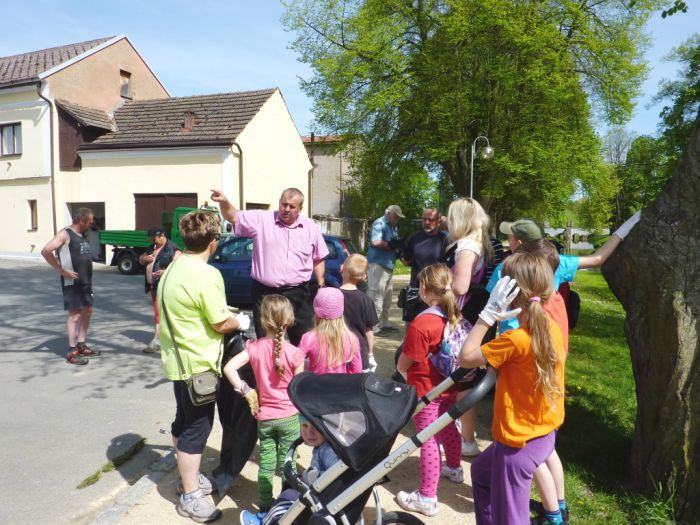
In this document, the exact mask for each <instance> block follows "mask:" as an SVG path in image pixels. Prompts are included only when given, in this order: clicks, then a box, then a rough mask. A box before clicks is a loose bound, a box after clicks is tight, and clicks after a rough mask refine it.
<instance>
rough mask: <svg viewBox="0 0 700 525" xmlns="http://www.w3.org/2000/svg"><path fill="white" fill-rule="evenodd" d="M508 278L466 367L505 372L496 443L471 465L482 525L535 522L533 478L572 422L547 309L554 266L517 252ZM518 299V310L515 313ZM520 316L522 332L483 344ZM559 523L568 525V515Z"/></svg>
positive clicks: (472, 342) (506, 269)
mask: <svg viewBox="0 0 700 525" xmlns="http://www.w3.org/2000/svg"><path fill="white" fill-rule="evenodd" d="M503 275H504V276H505V277H503V278H502V279H501V280H500V281H499V282H498V284H497V285H496V287H495V288H494V290H493V292H492V293H491V297H490V298H489V302H488V303H487V305H486V307H485V308H484V310H483V311H482V312H481V314H479V321H478V322H477V323H476V325H475V326H474V328H473V329H472V331H471V332H470V333H469V336H468V337H467V340H466V341H465V342H464V345H463V346H462V352H461V354H460V365H461V366H463V367H469V368H471V367H475V366H482V365H486V364H489V365H491V366H492V367H494V368H496V369H497V370H498V379H497V382H496V395H495V400H494V410H493V412H494V413H493V425H492V428H491V432H492V434H493V439H494V442H493V444H492V445H491V446H489V447H488V448H487V449H486V450H485V451H484V452H482V453H481V454H480V455H479V456H478V457H477V458H476V459H475V460H474V462H473V463H472V466H471V474H472V488H473V494H474V508H475V513H476V523H477V525H490V524H492V523H493V524H498V525H506V524H507V525H529V523H530V517H529V502H530V486H531V484H532V477H533V474H534V472H535V470H536V469H537V467H538V466H539V465H541V464H542V463H543V462H544V461H545V460H546V459H547V458H548V457H549V455H550V454H551V453H552V451H553V450H554V438H555V430H556V429H558V428H559V426H561V424H562V423H563V421H564V359H565V356H564V346H563V341H562V334H561V330H560V329H559V327H558V326H557V325H556V323H555V322H554V321H552V320H551V318H550V317H549V316H548V315H547V314H546V312H545V310H544V307H543V303H544V302H546V301H547V300H548V299H549V298H550V296H551V295H552V293H553V292H554V281H553V274H552V269H551V267H550V266H549V264H548V263H547V261H546V260H545V259H544V258H543V257H539V256H536V255H533V254H531V253H515V254H513V255H511V256H510V257H509V258H508V259H506V261H505V263H504V264H503ZM516 282H517V285H516ZM518 286H519V287H520V288H518ZM511 302H512V303H513V306H514V307H515V309H513V310H508V306H509V305H510V303H511ZM515 316H517V317H518V321H519V323H520V328H517V329H515V330H509V331H507V332H505V333H504V334H502V335H500V336H499V337H497V338H496V339H494V340H493V341H490V342H489V343H487V344H485V345H483V346H480V345H481V341H482V339H483V337H484V335H485V334H486V332H487V331H488V329H489V327H491V326H493V324H494V323H496V322H498V321H503V320H506V319H512V318H513V317H515ZM555 514H556V513H555ZM548 518H549V516H548ZM552 518H553V520H554V521H553V522H555V523H556V522H559V523H560V522H561V514H560V513H559V515H558V517H557V516H552Z"/></svg>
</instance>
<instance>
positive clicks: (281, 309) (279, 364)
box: [224, 294, 304, 525]
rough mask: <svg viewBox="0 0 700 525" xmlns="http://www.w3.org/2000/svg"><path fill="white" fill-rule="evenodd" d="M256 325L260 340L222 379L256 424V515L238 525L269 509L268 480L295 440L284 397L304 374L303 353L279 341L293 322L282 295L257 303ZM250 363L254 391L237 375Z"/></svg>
mask: <svg viewBox="0 0 700 525" xmlns="http://www.w3.org/2000/svg"><path fill="white" fill-rule="evenodd" d="M260 321H261V323H262V326H263V328H264V329H265V332H266V334H267V335H266V337H263V338H261V339H258V340H256V341H249V342H248V344H247V345H246V349H245V350H244V351H242V352H241V353H239V354H237V355H235V356H234V357H233V358H232V359H231V360H230V361H229V362H228V363H226V366H225V367H224V374H225V375H226V377H227V378H228V380H229V381H230V382H231V384H232V385H233V388H234V389H235V390H236V392H238V393H240V394H241V395H242V396H243V397H245V400H246V401H247V402H248V404H249V405H250V411H251V412H252V414H253V415H254V416H255V419H257V421H258V439H260V466H259V469H258V492H259V495H260V509H259V512H257V513H255V512H250V511H248V510H244V511H243V512H242V513H241V523H244V524H245V525H258V524H259V523H260V522H261V521H262V519H263V518H264V517H265V514H266V513H267V511H268V510H269V508H270V506H271V505H272V501H273V500H272V479H273V477H274V475H275V470H276V468H279V469H280V472H281V469H282V466H283V465H284V456H285V454H286V453H287V450H288V449H289V446H290V445H291V443H292V442H293V441H294V440H295V439H297V438H298V437H299V417H298V411H297V409H296V408H295V407H294V405H293V404H292V402H291V400H290V399H289V396H288V395H287V386H288V385H289V382H290V381H291V379H292V377H293V376H295V375H296V374H299V373H300V372H302V370H303V369H304V354H303V352H302V351H301V350H300V349H299V348H297V347H296V346H293V345H292V344H290V343H289V342H287V341H286V340H285V339H284V336H285V334H286V332H287V329H288V328H289V327H290V326H291V325H292V324H293V323H294V311H293V310H292V304H291V303H290V302H289V299H287V298H286V297H284V296H282V295H276V294H273V295H266V296H265V297H263V299H262V301H261V303H260ZM247 363H250V366H251V368H252V369H253V373H254V375H255V381H256V383H257V391H256V390H254V389H252V388H250V387H249V386H248V384H247V383H246V382H245V381H243V380H242V379H241V377H240V376H239V375H238V370H239V369H240V368H241V367H242V366H244V365H246V364H247Z"/></svg>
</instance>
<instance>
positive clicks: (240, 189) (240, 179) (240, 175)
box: [231, 140, 245, 210]
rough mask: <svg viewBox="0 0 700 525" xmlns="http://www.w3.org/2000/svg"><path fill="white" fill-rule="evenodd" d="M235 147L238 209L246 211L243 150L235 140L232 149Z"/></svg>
mask: <svg viewBox="0 0 700 525" xmlns="http://www.w3.org/2000/svg"><path fill="white" fill-rule="evenodd" d="M233 146H236V148H238V209H239V210H245V208H244V207H243V206H244V204H245V200H244V199H243V150H242V149H241V145H240V144H238V142H236V141H235V140H234V141H233V144H232V145H231V147H233Z"/></svg>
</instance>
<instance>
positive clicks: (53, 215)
mask: <svg viewBox="0 0 700 525" xmlns="http://www.w3.org/2000/svg"><path fill="white" fill-rule="evenodd" d="M43 87H44V82H43V81H41V80H40V81H39V82H37V83H36V91H37V94H38V95H39V97H40V98H42V99H43V100H44V101H45V102H46V103H47V104H48V105H49V137H50V138H49V151H50V156H51V166H50V168H49V171H50V180H51V221H52V225H53V234H54V235H56V233H57V232H58V230H57V227H56V173H55V170H54V145H53V112H54V105H53V102H51V101H50V100H49V99H48V98H46V97H45V96H44V95H43V94H42V93H41V91H42V89H43Z"/></svg>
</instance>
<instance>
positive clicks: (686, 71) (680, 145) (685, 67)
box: [654, 34, 700, 179]
mask: <svg viewBox="0 0 700 525" xmlns="http://www.w3.org/2000/svg"><path fill="white" fill-rule="evenodd" d="M666 60H669V61H677V62H680V64H681V71H680V74H679V78H678V79H677V80H668V81H666V82H664V83H663V84H662V85H661V89H660V90H659V93H658V94H657V95H656V97H654V101H655V102H660V101H667V102H668V105H665V106H664V107H663V109H662V110H661V114H660V115H659V116H660V117H661V125H660V128H661V139H662V143H661V144H662V145H663V146H664V150H665V151H664V153H665V156H666V163H665V171H666V174H665V179H668V178H670V177H671V176H673V174H674V173H675V172H676V169H677V167H678V164H679V163H680V160H681V158H682V157H683V154H684V153H685V150H686V148H687V147H688V142H689V141H690V134H691V132H692V130H693V124H694V123H695V120H696V119H697V117H698V110H700V34H695V35H693V36H692V37H690V38H689V39H688V40H686V41H685V42H684V43H683V44H682V45H680V46H679V47H677V48H676V49H674V50H673V51H672V52H671V53H670V54H669V55H668V56H667V57H666Z"/></svg>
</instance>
